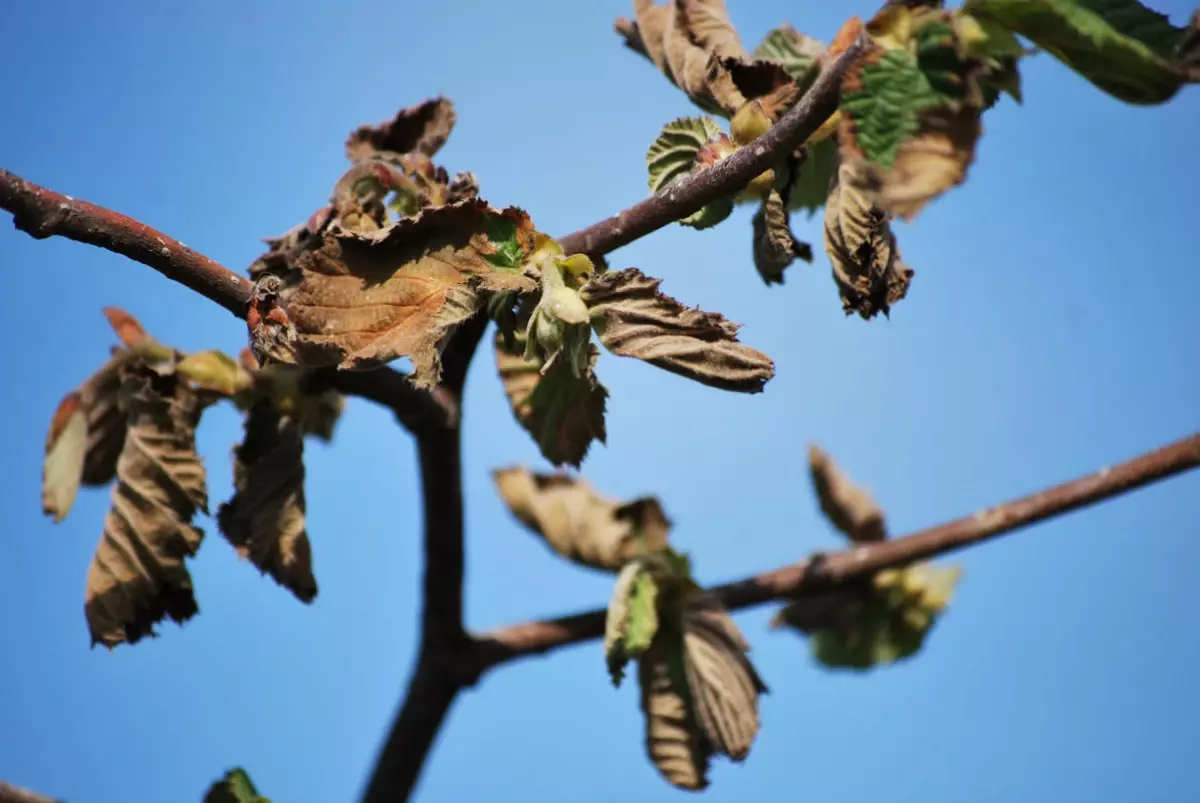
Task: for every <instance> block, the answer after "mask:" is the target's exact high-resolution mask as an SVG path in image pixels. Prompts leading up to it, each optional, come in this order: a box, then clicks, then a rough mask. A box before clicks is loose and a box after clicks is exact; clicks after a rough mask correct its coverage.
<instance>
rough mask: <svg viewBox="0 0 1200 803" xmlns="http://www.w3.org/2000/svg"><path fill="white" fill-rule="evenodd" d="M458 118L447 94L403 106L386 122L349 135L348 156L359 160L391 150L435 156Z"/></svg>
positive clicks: (394, 152) (359, 128) (384, 155)
mask: <svg viewBox="0 0 1200 803" xmlns="http://www.w3.org/2000/svg"><path fill="white" fill-rule="evenodd" d="M456 120H457V115H456V114H455V112H454V104H453V103H451V102H450V100H449V99H448V98H444V97H436V98H430V99H429V100H425V101H422V102H421V103H417V104H415V105H413V106H408V107H406V108H404V109H401V110H400V111H399V112H397V113H396V116H395V117H393V118H392V119H391V120H388V121H387V122H384V123H380V124H379V125H364V126H359V127H358V128H357V129H355V130H354V131H353V132H351V134H350V136H349V137H348V138H347V139H346V158H348V159H350V160H351V161H354V162H357V161H360V160H362V159H371V158H375V157H378V156H383V157H384V158H386V157H387V156H388V155H390V154H403V153H421V154H424V155H425V156H433V155H434V154H435V153H437V152H438V151H439V150H440V149H441V147H442V146H443V145H445V144H446V140H447V139H449V137H450V132H451V130H452V129H453V128H454V123H455V121H456Z"/></svg>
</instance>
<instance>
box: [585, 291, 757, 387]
mask: <svg viewBox="0 0 1200 803" xmlns="http://www.w3.org/2000/svg"><path fill="white" fill-rule="evenodd" d="M661 281H662V280H660V279H652V278H650V277H648V276H646V275H645V274H643V273H642V272H641V271H640V270H638V269H637V268H628V269H626V270H622V271H607V272H605V273H600V274H597V275H596V276H595V277H594V278H592V279H591V281H589V282H588V283H587V284H586V285H584V286H583V288H582V289H581V290H580V295H581V296H582V297H583V300H584V301H585V302H586V303H587V305H588V307H589V309H590V310H591V314H592V327H593V328H594V329H595V331H596V334H597V336H598V337H599V338H600V342H601V343H603V344H604V347H605V348H607V349H608V350H609V351H611V352H612V353H613V354H617V355H620V356H622V357H636V358H637V359H639V360H645V361H646V362H648V363H650V364H651V365H656V366H658V367H659V368H662V369H664V370H667V371H670V372H672V373H675V374H679V375H680V376H685V377H687V378H688V379H694V380H696V381H697V382H701V383H703V384H705V385H709V386H711V387H715V388H721V389H722V390H733V391H739V392H742V393H758V392H760V391H761V390H762V388H763V385H764V384H765V383H766V382H767V380H769V379H770V378H771V377H772V376H774V375H775V363H774V362H773V361H772V360H771V358H770V357H768V356H767V355H765V354H763V353H762V352H760V351H756V350H755V349H752V348H750V347H749V346H746V345H745V344H743V343H740V342H738V339H737V331H738V328H739V326H738V324H735V323H732V322H730V321H728V320H726V319H725V317H724V316H722V315H720V314H717V313H711V312H702V311H700V310H698V309H688V308H687V307H685V306H683V305H682V304H680V303H679V302H678V301H676V300H675V299H674V298H671V297H670V296H668V295H665V294H663V293H661V292H660V291H659V289H658V286H659V285H660V284H661Z"/></svg>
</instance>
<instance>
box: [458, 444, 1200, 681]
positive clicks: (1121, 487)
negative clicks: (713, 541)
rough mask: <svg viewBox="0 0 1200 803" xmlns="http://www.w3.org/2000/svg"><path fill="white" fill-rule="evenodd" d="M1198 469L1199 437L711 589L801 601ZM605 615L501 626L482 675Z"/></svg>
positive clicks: (742, 602) (734, 601)
mask: <svg viewBox="0 0 1200 803" xmlns="http://www.w3.org/2000/svg"><path fill="white" fill-rule="evenodd" d="M1197 466H1200V433H1198V434H1195V435H1192V436H1190V437H1187V438H1184V439H1183V440H1179V441H1176V442H1174V443H1172V444H1169V445H1167V446H1164V447H1162V448H1160V449H1156V450H1154V451H1152V452H1148V453H1147V454H1144V455H1141V456H1140V457H1136V458H1134V459H1132V460H1129V461H1128V462H1125V463H1121V464H1119V465H1117V466H1113V467H1111V468H1103V469H1100V470H1099V471H1097V472H1095V473H1094V474H1089V475H1087V476H1085V477H1080V478H1078V479H1076V480H1072V481H1071V482H1067V483H1065V484H1063V485H1059V486H1056V487H1054V488H1050V489H1048V490H1045V491H1042V492H1040V493H1036V494H1033V495H1031V496H1026V497H1022V498H1020V499H1014V500H1012V501H1010V502H1006V503H1004V504H1001V505H997V506H996V507H992V508H986V509H984V510H980V511H979V512H977V513H975V514H974V515H972V516H967V517H965V518H961V519H957V520H955V521H951V522H947V523H946V524H940V525H938V526H936V527H931V528H929V529H927V530H921V531H919V532H916V533H913V534H911V535H906V536H903V537H900V538H895V539H892V540H888V541H883V542H880V543H876V544H871V545H870V546H860V547H855V548H852V549H847V550H844V551H842V552H837V553H834V554H832V555H823V556H816V557H813V558H810V559H809V560H807V561H803V562H801V563H799V564H797V565H794V566H788V567H786V568H783V569H776V570H775V571H772V572H767V573H765V574H760V575H758V576H757V577H750V578H747V579H745V580H740V581H738V582H734V583H726V584H725V585H720V586H715V587H713V588H712V589H710V590H711V591H712V592H713V593H714V594H716V596H717V598H718V599H719V600H720V601H721V603H722V604H723V605H724V606H725V607H726V608H727V609H729V610H737V609H740V608H749V607H752V606H755V605H761V604H763V603H765V602H771V601H775V600H790V599H797V598H804V597H806V596H810V595H813V594H817V593H820V592H822V591H826V590H828V589H829V588H830V587H831V586H836V585H841V584H844V583H849V582H852V581H854V580H857V579H860V578H863V577H866V576H868V575H871V574H873V573H875V572H878V571H879V570H881V569H886V568H890V567H894V566H902V565H905V564H909V563H913V562H914V561H919V560H924V559H927V558H932V557H934V556H936V555H944V554H946V553H948V552H953V551H955V550H958V549H962V548H963V547H967V546H971V545H973V544H978V543H980V542H982V541H986V540H988V539H990V538H995V537H996V536H999V535H1004V534H1005V533H1010V532H1013V531H1015V530H1019V529H1021V528H1023V527H1028V526H1030V525H1031V524H1035V523H1037V522H1039V521H1043V520H1044V519H1048V518H1052V517H1054V516H1060V515H1062V514H1064V513H1069V512H1071V511H1073V510H1078V509H1079V508H1082V507H1086V506H1088V505H1092V504H1095V503H1097V502H1101V501H1104V500H1106V499H1111V498H1112V497H1114V496H1119V495H1121V494H1123V493H1127V492H1129V491H1132V490H1135V489H1137V488H1141V487H1143V486H1145V485H1149V484H1150V483H1153V482H1157V481H1158V480H1161V479H1165V478H1167V477H1171V476H1174V475H1176V474H1181V473H1183V472H1185V471H1189V470H1191V469H1194V468H1196V467H1197ZM605 616H606V612H605V611H604V610H596V611H589V612H587V613H579V614H575V615H573V616H564V617H561V618H558V619H549V620H545V621H541V622H530V623H527V624H519V625H514V626H511V627H505V628H502V629H500V630H496V631H493V632H492V633H490V634H488V635H486V636H481V637H480V638H479V640H478V642H477V644H478V647H477V649H478V650H479V655H478V657H477V660H478V661H479V662H480V664H481V665H482V667H483V669H482V670H481V671H484V670H486V669H488V668H491V667H493V666H495V665H497V664H500V663H504V662H506V661H511V660H513V659H516V658H522V657H526V656H530V655H539V654H541V653H545V652H549V651H550V650H554V649H557V648H559V647H565V646H567V645H570V644H578V643H580V642H583V641H589V640H591V639H595V638H600V637H601V636H603V635H604V620H605Z"/></svg>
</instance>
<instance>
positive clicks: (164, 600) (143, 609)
mask: <svg viewBox="0 0 1200 803" xmlns="http://www.w3.org/2000/svg"><path fill="white" fill-rule="evenodd" d="M121 398H122V400H123V401H122V405H123V407H124V409H125V412H126V414H127V416H128V432H127V434H126V437H125V445H124V447H123V448H122V450H121V456H120V458H119V459H118V461H117V484H116V485H115V486H114V487H113V490H112V509H111V510H110V511H109V513H108V516H107V517H106V518H105V521H104V534H103V536H102V537H101V539H100V543H99V545H98V546H97V548H96V554H95V557H94V558H93V559H92V565H91V567H90V568H89V569H88V578H87V592H86V602H85V605H84V608H85V613H86V614H87V621H88V629H89V630H90V631H91V636H92V643H93V644H97V643H100V644H104V645H105V646H108V647H110V648H111V647H114V646H116V645H117V644H120V643H122V642H124V643H129V644H133V643H135V642H137V641H138V640H139V639H141V638H142V637H143V636H146V635H153V633H154V631H153V627H154V625H155V624H156V623H158V622H159V621H161V620H162V619H163V618H164V617H169V618H170V619H172V620H173V621H175V622H178V623H182V622H184V621H186V620H187V619H189V618H191V617H192V616H193V615H194V614H195V613H196V611H197V607H196V601H195V598H194V596H193V594H192V579H191V576H190V575H189V573H188V570H187V567H186V566H185V565H184V559H185V558H187V557H191V556H192V555H194V554H195V553H196V550H197V549H198V548H199V546H200V541H201V539H202V538H203V536H204V533H203V531H202V530H200V529H199V528H198V527H195V526H193V525H192V523H191V521H192V517H193V516H194V515H195V513H196V511H197V510H200V511H202V512H205V513H207V512H208V495H207V492H206V490H205V474H204V467H203V465H202V464H201V461H200V458H199V456H198V455H197V454H196V425H197V423H198V422H199V419H200V412H201V410H202V409H203V406H204V402H203V400H202V398H201V396H200V394H198V393H197V392H196V391H195V390H194V389H192V387H191V386H190V385H189V384H188V383H187V382H185V381H183V380H182V378H181V377H179V375H178V374H176V373H175V372H174V370H173V366H172V365H158V366H154V365H145V364H141V363H133V364H130V365H127V366H123V367H122V369H121Z"/></svg>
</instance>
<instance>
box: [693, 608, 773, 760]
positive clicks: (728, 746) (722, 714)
mask: <svg viewBox="0 0 1200 803" xmlns="http://www.w3.org/2000/svg"><path fill="white" fill-rule="evenodd" d="M749 650H750V645H749V644H747V643H746V639H745V638H743V636H742V634H741V632H740V631H739V630H738V628H737V625H735V624H734V623H733V619H731V618H730V616H729V614H728V613H726V612H725V609H724V608H722V607H721V605H720V604H719V603H718V602H717V601H716V599H715V598H714V597H712V596H711V595H709V594H705V593H700V594H693V595H690V596H688V597H687V598H685V600H684V602H683V658H684V669H685V673H686V676H687V683H688V689H689V691H690V692H691V697H692V708H693V710H694V712H695V715H696V722H697V724H698V725H699V726H700V730H701V731H702V732H703V733H704V736H705V738H706V740H707V741H708V742H709V743H710V744H711V745H712V746H713V751H714V752H715V753H718V754H721V755H725V756H728V757H729V758H730V759H732V760H733V761H744V760H745V759H746V757H747V756H748V755H749V754H750V747H751V745H752V744H753V743H754V737H755V736H757V735H758V727H759V725H758V695H760V694H764V693H766V691H767V686H766V684H765V683H763V681H762V678H760V677H759V675H758V672H756V671H755V669H754V665H753V664H751V663H750V660H749V659H748V658H747V657H746V653H747V652H748V651H749Z"/></svg>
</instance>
